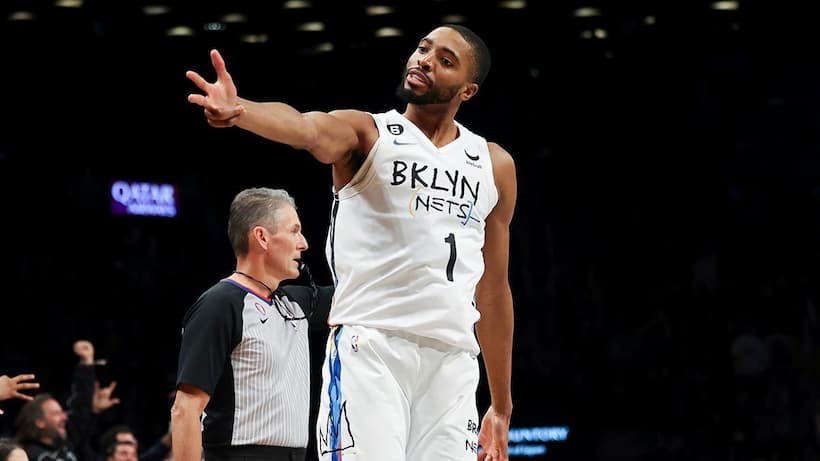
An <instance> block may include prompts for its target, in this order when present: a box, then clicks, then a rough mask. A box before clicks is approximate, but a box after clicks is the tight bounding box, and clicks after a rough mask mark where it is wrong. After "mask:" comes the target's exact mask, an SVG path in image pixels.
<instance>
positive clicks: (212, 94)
mask: <svg viewBox="0 0 820 461" xmlns="http://www.w3.org/2000/svg"><path fill="white" fill-rule="evenodd" d="M211 64H212V65H213V66H214V70H216V81H215V82H214V83H208V81H207V80H205V79H204V78H202V76H201V75H199V74H198V73H196V72H194V71H192V70H189V71H188V72H186V73H185V76H186V77H188V79H189V80H191V81H192V82H194V84H195V85H196V86H197V87H199V89H200V90H202V91H203V92H205V94H204V95H203V94H196V93H192V94H189V95H188V102H190V103H193V104H196V105H198V106H201V107H203V108H204V109H205V118H206V119H208V124H209V125H211V126H214V127H217V128H225V127H229V126H233V125H234V124H235V123H236V119H237V118H238V117H239V116H240V115H242V114H243V113H244V112H245V108H244V107H242V105H241V104H239V99H238V98H237V95H236V85H234V83H233V79H232V78H231V74H229V73H228V70H227V69H226V67H225V60H223V59H222V55H220V54H219V51H217V50H211Z"/></svg>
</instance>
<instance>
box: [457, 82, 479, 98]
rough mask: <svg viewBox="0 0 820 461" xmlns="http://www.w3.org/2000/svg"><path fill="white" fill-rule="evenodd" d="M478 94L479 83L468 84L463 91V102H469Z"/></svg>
mask: <svg viewBox="0 0 820 461" xmlns="http://www.w3.org/2000/svg"><path fill="white" fill-rule="evenodd" d="M476 93H478V83H468V84H466V85H464V88H463V89H462V90H461V101H462V102H463V101H467V100H469V99H470V98H472V97H473V96H475V94H476Z"/></svg>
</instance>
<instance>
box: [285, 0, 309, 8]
mask: <svg viewBox="0 0 820 461" xmlns="http://www.w3.org/2000/svg"><path fill="white" fill-rule="evenodd" d="M312 6H313V5H312V4H311V3H310V2H308V1H307V0H288V1H286V2H285V4H284V5H282V8H284V9H286V10H298V9H299V8H310V7H312Z"/></svg>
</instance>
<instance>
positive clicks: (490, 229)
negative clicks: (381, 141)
mask: <svg viewBox="0 0 820 461" xmlns="http://www.w3.org/2000/svg"><path fill="white" fill-rule="evenodd" d="M490 154H491V156H492V160H493V171H494V175H495V182H496V186H497V188H498V203H497V204H496V206H495V208H494V209H493V211H492V212H491V213H490V215H489V216H488V217H487V223H486V227H485V232H486V236H485V243H484V266H485V269H484V275H483V276H482V277H481V280H480V281H479V282H478V287H477V290H476V302H477V306H478V310H479V311H480V312H481V318H480V320H479V322H478V324H477V325H476V332H477V334H478V340H479V342H480V343H481V355H482V357H483V358H484V365H485V368H486V370H487V381H488V383H489V387H490V399H491V403H490V408H489V409H488V410H487V413H486V414H485V415H484V418H483V419H482V420H481V430H480V432H479V434H478V442H479V444H480V445H481V447H482V451H481V453H479V455H478V459H479V460H485V461H507V459H508V456H507V440H508V437H509V428H510V416H511V414H512V393H511V390H510V380H511V374H512V340H513V301H512V292H511V290H510V282H509V277H508V264H509V254H510V252H509V248H510V222H511V221H512V216H513V211H514V208H515V200H516V179H515V164H514V163H513V160H512V157H511V156H510V154H509V153H507V152H506V151H504V150H503V149H502V148H501V147H499V146H497V145H496V144H492V143H490Z"/></svg>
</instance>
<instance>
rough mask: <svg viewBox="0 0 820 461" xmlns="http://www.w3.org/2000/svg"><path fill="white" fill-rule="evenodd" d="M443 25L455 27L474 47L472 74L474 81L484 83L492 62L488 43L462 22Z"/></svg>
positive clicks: (449, 27)
mask: <svg viewBox="0 0 820 461" xmlns="http://www.w3.org/2000/svg"><path fill="white" fill-rule="evenodd" d="M442 27H447V28H448V29H453V30H454V31H456V32H458V33H459V34H460V35H461V36H462V37H463V38H464V40H465V41H467V43H468V44H469V45H470V48H472V49H473V63H474V64H475V67H474V68H473V75H472V79H473V82H474V83H477V84H479V85H481V84H482V83H484V79H486V78H487V74H488V73H489V72H490V64H491V63H492V58H491V57H490V49H489V48H487V44H486V43H484V40H482V39H481V37H479V36H478V34H476V33H475V32H473V31H472V30H470V29H469V28H468V27H465V26H462V25H460V24H445V25H443V26H442Z"/></svg>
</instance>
